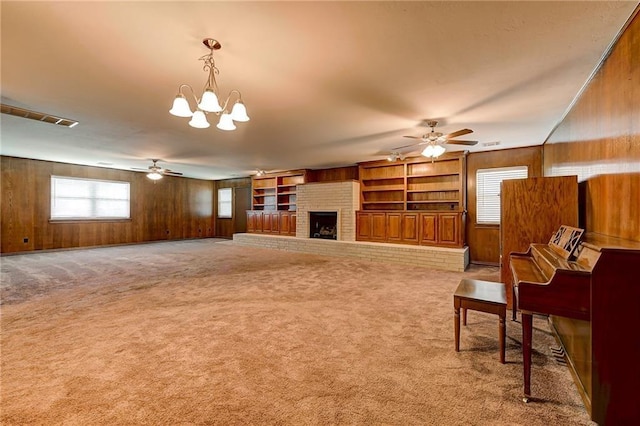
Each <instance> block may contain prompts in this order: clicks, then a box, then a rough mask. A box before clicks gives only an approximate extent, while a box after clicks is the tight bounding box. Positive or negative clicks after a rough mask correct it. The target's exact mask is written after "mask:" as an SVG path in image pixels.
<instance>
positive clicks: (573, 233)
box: [549, 225, 584, 259]
mask: <svg viewBox="0 0 640 426" xmlns="http://www.w3.org/2000/svg"><path fill="white" fill-rule="evenodd" d="M583 233H584V229H581V228H574V227H572V226H567V225H562V226H560V228H558V230H557V231H556V233H555V234H553V236H552V237H551V240H550V241H549V245H550V246H551V248H553V249H554V251H555V252H556V253H558V254H559V255H560V256H562V258H563V259H569V257H571V255H572V254H573V251H574V250H575V249H576V247H577V246H578V243H580V238H582V234H583Z"/></svg>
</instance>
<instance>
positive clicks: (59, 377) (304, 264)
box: [0, 239, 590, 425]
mask: <svg viewBox="0 0 640 426" xmlns="http://www.w3.org/2000/svg"><path fill="white" fill-rule="evenodd" d="M1 262H2V268H1V270H2V276H1V279H2V281H1V297H2V307H1V309H2V312H1V313H2V318H1V321H2V322H1V325H2V347H1V349H2V372H1V379H2V382H1V397H2V401H1V403H2V412H1V417H0V421H1V423H2V424H3V425H16V424H46V425H53V424H65V425H103V424H109V425H116V424H117V425H123V424H127V425H130V424H146V425H160V424H167V425H176V424H185V425H186V424H220V425H229V424H256V425H258V424H278V425H285V424H295V425H305V424H363V425H364V424H366V425H370V424H394V425H395V424H397V425H409V424H411V425H413V424H429V425H430V424H433V425H585V424H590V422H589V419H588V415H587V413H586V412H585V409H584V407H583V405H582V402H581V400H580V397H579V395H578V393H577V390H576V388H575V386H574V384H573V382H572V380H571V376H570V374H569V371H568V370H567V368H566V367H565V366H561V365H559V364H557V363H556V362H555V361H554V360H553V359H552V358H551V356H550V351H549V347H550V346H554V345H555V343H554V340H553V338H552V336H551V335H550V333H549V328H548V326H547V324H546V321H545V320H544V319H536V322H535V329H534V342H533V345H534V355H533V374H532V391H533V393H534V395H535V396H536V398H537V400H536V401H535V402H530V403H529V404H524V403H523V402H521V396H522V358H521V349H520V338H521V332H520V324H519V323H516V322H511V321H508V323H507V364H505V365H503V364H500V362H499V360H498V342H497V337H498V319H497V317H495V316H493V315H489V314H483V313H478V312H473V311H472V312H469V315H468V320H469V324H468V326H467V327H463V329H462V339H461V352H459V353H456V352H455V351H454V342H453V296H452V295H453V291H454V290H455V287H456V286H457V284H458V282H459V280H460V279H461V278H462V277H473V278H481V279H492V280H497V278H498V271H497V269H496V268H472V269H471V270H470V271H469V272H466V273H455V272H444V271H434V270H429V269H424V268H417V267H406V266H398V265H390V264H379V263H373V262H363V261H357V260H351V259H347V258H344V259H343V258H331V257H323V256H316V255H307V254H298V253H288V252H282V251H275V250H267V249H257V248H248V247H241V246H236V245H234V244H233V242H231V241H220V240H215V239H207V240H192V241H180V242H162V243H153V244H144V245H137V246H121V247H108V248H99V249H88V250H73V251H61V252H50V253H35V254H28V255H16V256H5V257H3V258H2V259H1Z"/></svg>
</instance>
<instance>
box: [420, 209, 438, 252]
mask: <svg viewBox="0 0 640 426" xmlns="http://www.w3.org/2000/svg"><path fill="white" fill-rule="evenodd" d="M437 242H438V215H437V214H436V213H420V244H427V245H429V244H436V243H437Z"/></svg>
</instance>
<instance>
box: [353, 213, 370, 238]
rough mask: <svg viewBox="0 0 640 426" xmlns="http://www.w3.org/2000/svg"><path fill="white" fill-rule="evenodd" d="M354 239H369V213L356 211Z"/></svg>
mask: <svg viewBox="0 0 640 426" xmlns="http://www.w3.org/2000/svg"><path fill="white" fill-rule="evenodd" d="M356 240H358V241H369V240H371V213H363V212H356Z"/></svg>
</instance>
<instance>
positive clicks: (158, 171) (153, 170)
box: [132, 158, 182, 181]
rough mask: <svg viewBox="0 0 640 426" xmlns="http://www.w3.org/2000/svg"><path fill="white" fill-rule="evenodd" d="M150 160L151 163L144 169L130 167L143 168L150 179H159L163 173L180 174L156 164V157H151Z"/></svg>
mask: <svg viewBox="0 0 640 426" xmlns="http://www.w3.org/2000/svg"><path fill="white" fill-rule="evenodd" d="M151 161H152V162H153V164H152V165H151V166H149V167H148V168H146V169H139V168H137V167H132V169H133V170H144V171H146V172H147V177H148V178H149V179H151V180H152V181H157V180H160V179H162V178H163V177H164V175H168V176H182V173H180V172H174V171H173V170H169V169H165V168H164V167H160V166H158V161H160V160H158V159H156V158H152V159H151Z"/></svg>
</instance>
